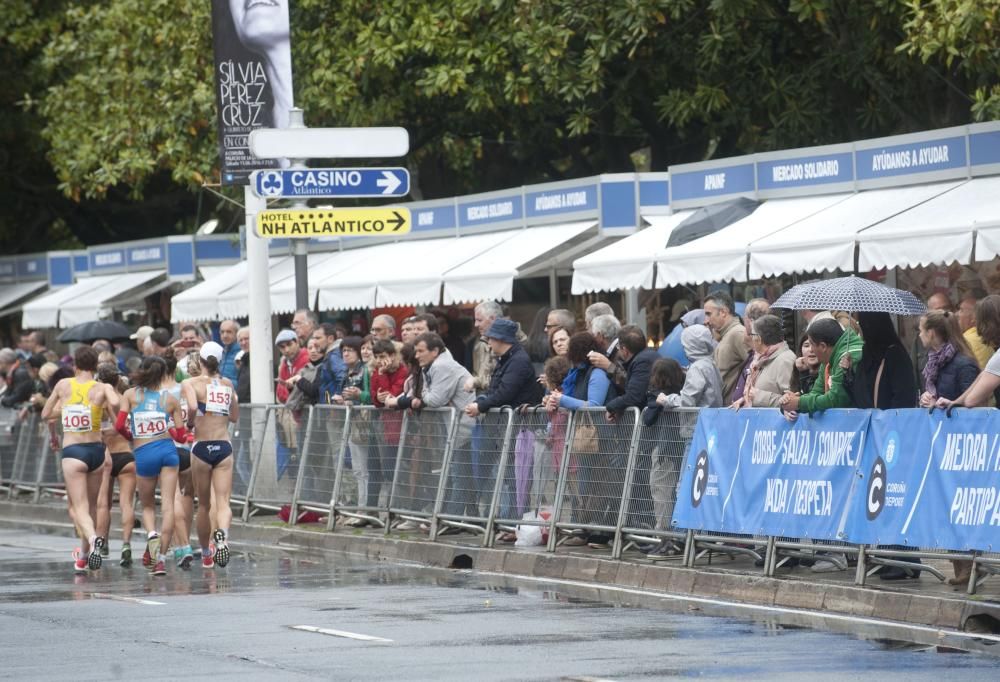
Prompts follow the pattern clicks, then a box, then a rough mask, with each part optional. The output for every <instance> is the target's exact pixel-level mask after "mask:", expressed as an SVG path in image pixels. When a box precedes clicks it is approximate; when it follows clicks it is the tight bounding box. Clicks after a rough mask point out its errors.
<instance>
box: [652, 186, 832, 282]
mask: <svg viewBox="0 0 1000 682" xmlns="http://www.w3.org/2000/svg"><path fill="white" fill-rule="evenodd" d="M849 196H851V195H849V194H827V195H825V196H819V197H796V198H794V199H771V200H770V201H765V202H764V203H763V204H761V206H760V208H758V209H757V210H756V211H754V212H753V213H751V214H750V215H748V216H747V217H746V218H743V219H742V220H737V221H736V222H735V223H732V224H731V225H727V226H726V227H724V228H722V229H721V230H719V231H718V232H713V233H712V234H708V235H705V236H704V237H701V238H700V239H695V240H694V241H692V242H688V243H687V244H682V245H681V246H674V247H671V248H668V249H665V250H663V251H661V252H660V253H658V254H657V255H656V286H657V287H661V288H663V287H670V286H675V285H678V284H700V283H702V282H730V281H734V280H735V281H738V282H743V281H746V278H747V251H748V247H749V245H750V244H752V243H753V242H755V241H757V240H758V239H762V238H764V237H766V236H768V235H771V234H774V233H775V232H777V231H779V230H782V229H784V228H786V227H788V226H789V225H794V224H795V223H797V222H798V221H800V220H802V219H804V218H808V217H809V216H812V215H815V214H816V213H819V212H820V211H823V210H826V209H828V208H830V207H831V206H833V205H835V204H837V203H839V202H841V201H844V200H845V199H846V198H847V197H849Z"/></svg>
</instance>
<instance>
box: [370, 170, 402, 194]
mask: <svg viewBox="0 0 1000 682" xmlns="http://www.w3.org/2000/svg"><path fill="white" fill-rule="evenodd" d="M375 184H376V185H378V186H379V187H384V188H385V189H383V190H382V194H392V193H393V192H395V191H396V188H397V187H399V186H400V185H402V184H403V181H402V180H400V179H399V177H397V176H396V174H395V173H393V172H391V171H382V177H381V178H380V179H378V180H376V181H375Z"/></svg>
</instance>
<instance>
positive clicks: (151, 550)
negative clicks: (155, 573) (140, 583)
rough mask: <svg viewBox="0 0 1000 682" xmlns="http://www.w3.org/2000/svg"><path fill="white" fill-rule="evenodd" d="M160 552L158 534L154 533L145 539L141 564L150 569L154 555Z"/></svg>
mask: <svg viewBox="0 0 1000 682" xmlns="http://www.w3.org/2000/svg"><path fill="white" fill-rule="evenodd" d="M159 553H160V536H159V535H154V536H153V537H151V538H149V540H147V541H146V551H145V552H144V553H143V555H142V565H143V566H145V567H146V568H148V569H150V570H152V569H153V563H154V557H156V556H157V555H159Z"/></svg>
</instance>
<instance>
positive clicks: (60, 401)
mask: <svg viewBox="0 0 1000 682" xmlns="http://www.w3.org/2000/svg"><path fill="white" fill-rule="evenodd" d="M73 362H74V365H75V367H76V369H75V371H74V376H73V378H71V379H70V378H67V379H62V380H60V381H59V383H58V384H56V386H55V388H54V389H53V390H52V394H51V395H50V396H49V399H48V400H47V401H45V407H44V408H42V419H55V418H57V415H58V417H61V421H62V428H63V447H62V472H63V479H64V480H65V481H66V496H67V497H68V498H69V508H70V518H71V519H72V521H73V524H74V525H75V526H76V531H77V533H78V534H79V536H80V541H81V545H82V546H81V548H80V549H79V550H78V551H77V552H75V553H74V556H73V569H74V570H75V571H76V572H77V573H86V572H87V568H88V567H89V568H90V569H91V570H94V571H96V570H97V569H99V568H100V567H101V561H102V558H101V548H103V547H104V545H105V544H106V542H105V540H104V538H102V537H98V535H97V523H96V517H97V494H98V492H99V491H100V489H101V480H102V478H103V476H104V443H103V442H102V441H101V415H102V414H103V412H104V409H105V407H107V408H108V409H111V410H115V409H118V394H117V393H115V392H114V389H112V388H111V387H110V386H108V385H106V384H99V383H97V382H96V381H95V380H94V372H95V371H96V370H97V353H96V352H95V351H94V349H93V348H91V347H89V346H84V347H83V348H80V349H78V350H77V351H76V353H74V354H73Z"/></svg>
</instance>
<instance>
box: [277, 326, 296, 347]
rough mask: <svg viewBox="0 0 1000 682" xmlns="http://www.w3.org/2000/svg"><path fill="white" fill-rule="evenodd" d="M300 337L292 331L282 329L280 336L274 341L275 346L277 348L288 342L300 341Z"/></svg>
mask: <svg viewBox="0 0 1000 682" xmlns="http://www.w3.org/2000/svg"><path fill="white" fill-rule="evenodd" d="M298 340H299V337H298V336H296V335H295V332H293V331H292V330H291V329H282V330H281V331H280V332H278V335H277V336H276V337H275V339H274V345H275V346H277V345H279V344H282V343H286V342H288V341H298Z"/></svg>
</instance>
